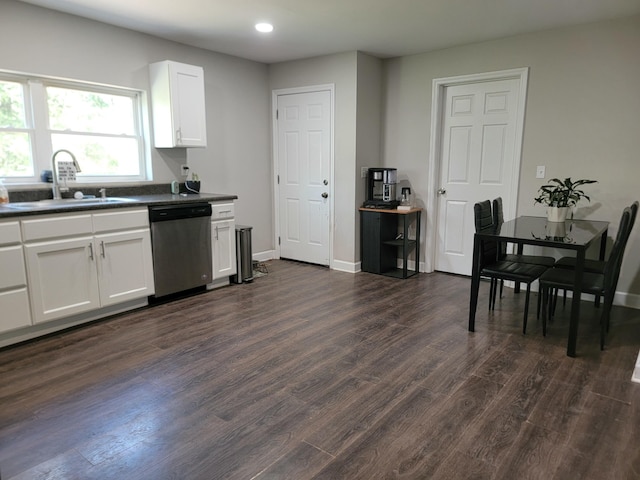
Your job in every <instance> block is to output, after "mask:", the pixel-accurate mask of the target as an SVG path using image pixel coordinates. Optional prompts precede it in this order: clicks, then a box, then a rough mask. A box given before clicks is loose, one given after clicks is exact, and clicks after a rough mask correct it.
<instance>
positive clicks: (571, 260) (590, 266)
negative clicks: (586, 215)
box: [554, 200, 639, 306]
mask: <svg viewBox="0 0 640 480" xmlns="http://www.w3.org/2000/svg"><path fill="white" fill-rule="evenodd" d="M638 206H639V203H638V201H637V200H636V201H635V202H633V203H632V204H631V205H630V206H629V209H630V210H631V219H630V220H629V229H628V232H627V238H626V240H625V244H626V242H627V241H628V240H629V235H630V234H631V230H632V229H633V225H634V224H635V222H636V217H637V215H638ZM618 234H620V230H618ZM606 264H607V262H606V260H591V259H585V260H584V271H585V272H588V273H600V274H603V273H604V267H605V265H606ZM554 267H556V268H565V269H568V270H574V269H575V268H576V257H561V258H559V259H558V260H557V261H556V263H555V264H554ZM599 299H600V297H596V300H595V303H596V306H598V305H599ZM554 301H555V296H554ZM566 301H567V291H566V290H564V294H563V304H566Z"/></svg>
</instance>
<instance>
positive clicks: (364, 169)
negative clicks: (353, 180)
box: [360, 167, 369, 178]
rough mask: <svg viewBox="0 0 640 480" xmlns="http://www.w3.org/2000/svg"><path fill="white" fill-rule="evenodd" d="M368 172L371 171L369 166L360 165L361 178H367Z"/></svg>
mask: <svg viewBox="0 0 640 480" xmlns="http://www.w3.org/2000/svg"><path fill="white" fill-rule="evenodd" d="M367 173H369V168H368V167H360V178H367Z"/></svg>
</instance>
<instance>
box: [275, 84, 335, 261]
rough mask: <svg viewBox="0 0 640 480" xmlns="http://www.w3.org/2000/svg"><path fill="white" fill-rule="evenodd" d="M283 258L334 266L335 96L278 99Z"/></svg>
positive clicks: (303, 95)
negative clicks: (331, 260) (331, 231)
mask: <svg viewBox="0 0 640 480" xmlns="http://www.w3.org/2000/svg"><path fill="white" fill-rule="evenodd" d="M276 155H277V170H278V171H277V174H278V213H279V235H280V239H279V242H280V257H282V258H289V259H293V260H300V261H304V262H309V263H316V264H319V265H329V203H330V195H329V194H330V192H331V185H330V180H331V179H330V172H331V92H330V91H317V92H307V93H294V94H282V95H278V96H277V150H276Z"/></svg>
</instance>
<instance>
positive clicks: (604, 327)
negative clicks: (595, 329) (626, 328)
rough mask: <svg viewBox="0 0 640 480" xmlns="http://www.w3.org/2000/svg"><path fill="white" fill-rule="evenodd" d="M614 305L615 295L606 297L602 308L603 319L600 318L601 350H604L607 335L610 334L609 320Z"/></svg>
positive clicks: (611, 294)
mask: <svg viewBox="0 0 640 480" xmlns="http://www.w3.org/2000/svg"><path fill="white" fill-rule="evenodd" d="M598 298H599V297H598ZM612 305H613V293H610V294H608V295H605V296H604V305H603V306H602V317H601V318H600V350H604V341H605V339H606V336H607V333H608V332H609V320H610V315H611V307H612Z"/></svg>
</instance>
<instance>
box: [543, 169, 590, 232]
mask: <svg viewBox="0 0 640 480" xmlns="http://www.w3.org/2000/svg"><path fill="white" fill-rule="evenodd" d="M596 182H597V180H576V181H573V180H571V178H565V179H564V180H560V179H559V178H553V179H551V180H549V183H548V184H547V185H543V186H541V187H540V189H539V190H538V197H536V198H534V201H535V203H542V204H543V205H546V206H547V207H548V209H547V219H548V220H549V221H550V222H564V221H565V219H566V218H567V213H568V212H569V209H570V208H571V207H573V206H575V205H576V204H577V203H578V202H579V201H580V200H581V199H583V198H586V199H587V201H591V199H590V198H589V196H588V195H586V194H585V193H584V191H583V190H581V189H579V188H578V187H581V186H582V185H587V184H589V183H596Z"/></svg>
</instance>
